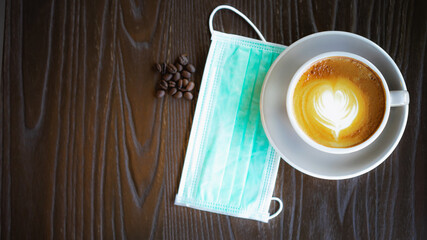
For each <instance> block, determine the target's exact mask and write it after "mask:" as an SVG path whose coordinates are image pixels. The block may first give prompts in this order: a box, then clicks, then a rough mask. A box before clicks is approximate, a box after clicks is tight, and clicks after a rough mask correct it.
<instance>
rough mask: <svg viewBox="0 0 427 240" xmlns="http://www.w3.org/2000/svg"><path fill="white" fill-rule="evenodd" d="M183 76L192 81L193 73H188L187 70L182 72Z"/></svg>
mask: <svg viewBox="0 0 427 240" xmlns="http://www.w3.org/2000/svg"><path fill="white" fill-rule="evenodd" d="M181 75H182V76H183V77H185V78H187V79H190V78H191V73H190V72H188V71H186V70H184V71H182V72H181Z"/></svg>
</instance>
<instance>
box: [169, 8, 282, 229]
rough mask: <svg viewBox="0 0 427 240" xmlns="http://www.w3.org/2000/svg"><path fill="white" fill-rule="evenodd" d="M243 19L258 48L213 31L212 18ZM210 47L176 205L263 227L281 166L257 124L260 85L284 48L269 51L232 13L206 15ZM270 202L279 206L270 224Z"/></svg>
mask: <svg viewBox="0 0 427 240" xmlns="http://www.w3.org/2000/svg"><path fill="white" fill-rule="evenodd" d="M220 9H229V10H232V11H234V12H235V13H237V14H239V15H240V16H242V17H243V18H244V19H245V20H246V21H247V22H248V23H249V24H250V25H251V26H252V27H254V29H255V31H256V32H257V33H258V35H259V36H260V38H261V39H262V40H263V41H259V40H256V39H251V38H246V37H241V36H236V35H232V34H225V33H221V32H218V31H215V30H213V28H212V19H213V16H214V14H215V13H216V11H218V10H220ZM209 27H210V30H211V33H212V43H211V47H210V50H209V54H208V58H207V61H206V66H205V70H204V74H203V78H202V84H201V87H200V92H199V98H198V102H197V106H196V112H195V116H194V120H193V126H192V129H191V134H190V140H189V144H188V148H187V153H186V156H185V163H184V168H183V172H182V176H181V183H180V186H179V190H178V194H177V196H176V199H175V204H177V205H182V206H187V207H192V208H197V209H201V210H206V211H210V212H215V213H221V214H226V215H231V216H236V217H242V218H248V219H254V220H259V221H263V222H268V220H269V219H271V218H273V217H275V216H277V215H278V214H279V213H280V211H281V209H282V202H281V200H280V199H278V198H273V197H272V195H273V189H274V184H275V181H276V175H277V170H278V165H279V161H280V158H279V156H278V155H277V154H276V152H275V151H274V149H273V148H272V146H271V145H270V144H269V142H268V139H267V137H266V136H265V133H264V130H263V127H262V124H261V119H260V109H259V107H260V105H259V99H260V93H261V88H262V83H263V81H264V77H265V75H266V74H267V71H268V69H269V68H270V66H271V64H272V63H273V61H274V60H275V59H276V57H277V56H278V55H279V54H280V53H281V52H282V51H283V50H284V49H285V46H282V45H278V44H273V43H268V42H266V41H265V39H264V37H263V36H262V35H261V33H260V32H259V31H258V29H257V28H256V27H255V26H254V25H253V23H252V22H251V21H250V20H249V19H248V18H247V17H246V16H244V15H243V14H242V13H240V12H239V11H238V10H236V9H234V8H232V7H229V6H219V7H217V8H216V9H215V10H214V11H213V12H212V14H211V16H210V19H209ZM271 200H276V201H278V202H279V204H280V205H279V207H280V208H279V210H278V211H277V212H276V213H275V214H274V215H272V216H270V215H269V213H268V210H269V206H270V202H271Z"/></svg>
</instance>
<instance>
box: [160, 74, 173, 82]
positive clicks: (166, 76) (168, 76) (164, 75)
mask: <svg viewBox="0 0 427 240" xmlns="http://www.w3.org/2000/svg"><path fill="white" fill-rule="evenodd" d="M172 76H173V75H172V74H170V73H166V74H163V75H162V78H163V80H166V81H169V80H171V79H172Z"/></svg>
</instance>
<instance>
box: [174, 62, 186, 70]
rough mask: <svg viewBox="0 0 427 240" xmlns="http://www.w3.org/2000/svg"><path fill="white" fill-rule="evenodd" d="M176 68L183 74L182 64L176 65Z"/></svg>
mask: <svg viewBox="0 0 427 240" xmlns="http://www.w3.org/2000/svg"><path fill="white" fill-rule="evenodd" d="M175 67H176V70H177V71H178V72H181V71H182V69H184V67H183V66H182V65H181V64H179V63H175Z"/></svg>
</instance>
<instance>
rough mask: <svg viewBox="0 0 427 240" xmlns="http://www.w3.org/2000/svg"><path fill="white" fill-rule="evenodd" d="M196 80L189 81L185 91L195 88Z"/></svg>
mask: <svg viewBox="0 0 427 240" xmlns="http://www.w3.org/2000/svg"><path fill="white" fill-rule="evenodd" d="M194 86H195V85H194V82H189V83H188V85H187V87H185V91H187V92H189V91H191V90H193V89H194Z"/></svg>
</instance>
